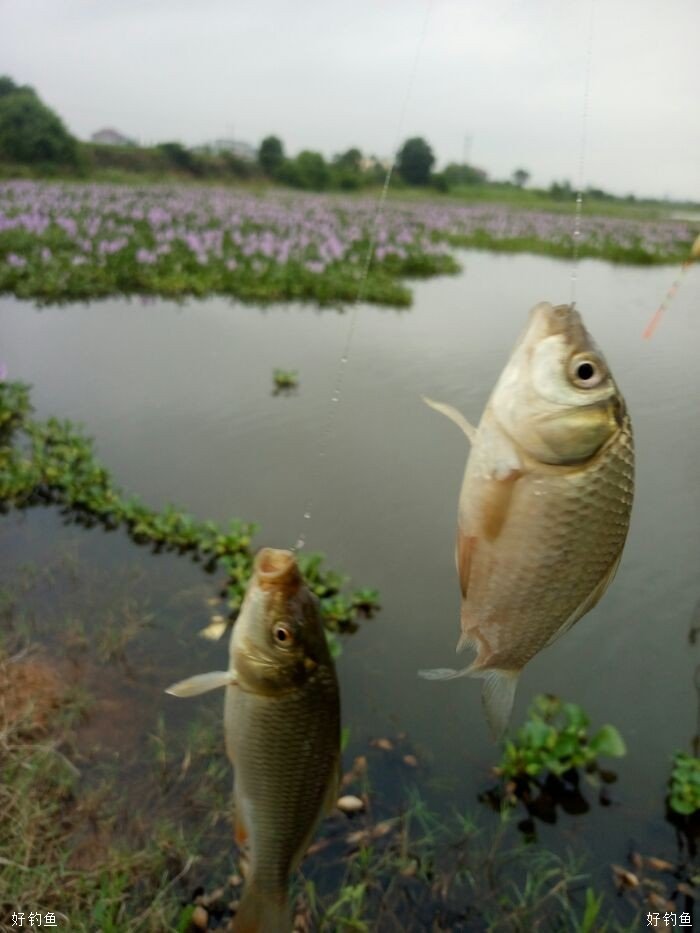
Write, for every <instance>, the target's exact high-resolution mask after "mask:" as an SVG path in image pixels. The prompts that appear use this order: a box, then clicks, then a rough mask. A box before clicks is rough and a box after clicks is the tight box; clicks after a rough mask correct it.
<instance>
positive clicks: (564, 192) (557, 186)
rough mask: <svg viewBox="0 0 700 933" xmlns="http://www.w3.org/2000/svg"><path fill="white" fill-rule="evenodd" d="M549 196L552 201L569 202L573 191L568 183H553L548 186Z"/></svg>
mask: <svg viewBox="0 0 700 933" xmlns="http://www.w3.org/2000/svg"><path fill="white" fill-rule="evenodd" d="M549 196H550V198H552V200H554V201H569V200H571V198H573V196H574V189H573V188H572V187H571V182H570V181H566V180H564V181H562V182H561V183H560V182H558V181H553V182H552V184H551V185H550V186H549Z"/></svg>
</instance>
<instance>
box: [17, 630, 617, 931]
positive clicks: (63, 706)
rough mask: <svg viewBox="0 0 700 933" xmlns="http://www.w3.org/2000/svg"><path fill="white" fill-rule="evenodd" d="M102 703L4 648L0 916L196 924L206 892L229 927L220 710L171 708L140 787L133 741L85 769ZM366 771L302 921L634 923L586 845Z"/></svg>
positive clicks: (41, 659)
mask: <svg viewBox="0 0 700 933" xmlns="http://www.w3.org/2000/svg"><path fill="white" fill-rule="evenodd" d="M90 663H93V664H98V665H99V664H102V663H103V662H100V661H99V659H98V658H97V657H95V658H93V659H92V661H91V662H90ZM38 682H41V683H42V684H43V689H42V691H41V693H40V694H39V695H38V696H37V694H36V692H35V691H33V690H32V689H30V685H31V684H36V683H38ZM91 715H92V710H91V707H90V706H88V707H87V709H86V708H85V706H84V704H77V705H76V703H75V701H74V700H73V699H71V695H70V692H69V691H66V689H65V685H64V683H63V682H62V680H61V678H60V677H59V676H57V675H56V673H55V672H54V671H52V666H51V664H50V663H49V661H48V658H47V657H46V656H45V655H42V652H41V651H40V650H37V649H36V648H35V647H32V646H30V645H28V644H26V645H25V646H24V648H23V649H22V650H19V651H15V653H14V654H10V653H9V652H8V645H7V643H6V644H5V645H4V646H3V648H2V649H0V737H1V738H0V778H1V781H0V860H2V866H3V871H2V872H1V873H0V930H2V931H5V930H9V929H11V916H12V912H13V911H15V912H18V911H23V912H24V913H25V916H27V915H28V914H29V912H30V911H33V912H37V913H41V914H42V915H44V914H46V912H47V911H51V912H53V913H54V914H55V915H56V917H57V920H58V925H59V927H63V928H64V929H65V928H67V929H70V930H71V931H74V930H75V931H78V933H88V931H90V933H92V931H94V930H100V931H107V933H156V931H157V933H165V931H180V933H194V927H193V925H192V923H191V917H192V913H193V911H194V909H195V907H197V906H199V908H200V909H201V908H204V909H205V910H206V912H207V914H208V916H209V918H210V920H211V921H212V923H213V924H214V925H217V924H218V925H219V928H220V929H225V928H226V924H227V923H228V921H229V920H230V918H231V916H232V915H233V913H234V912H235V907H236V903H237V900H238V898H239V897H240V891H241V885H242V878H241V875H240V874H239V873H238V872H237V871H236V870H235V865H236V863H235V859H234V856H235V849H234V846H233V844H232V842H231V841H230V839H231V832H230V830H231V827H230V825H229V823H230V799H229V789H230V768H229V765H228V762H227V760H226V759H225V756H224V754H223V748H222V737H221V726H220V721H219V718H220V712H219V711H218V710H217V712H216V721H215V720H214V719H213V718H212V715H211V714H210V713H207V712H206V711H202V710H200V712H199V714H198V715H196V719H195V720H194V721H193V722H192V724H191V726H190V729H189V731H188V732H187V733H186V734H184V735H183V734H182V733H179V734H176V733H173V732H172V731H171V730H169V729H168V728H167V727H166V726H165V724H164V722H163V719H162V717H161V716H159V715H156V716H155V720H154V723H153V728H152V731H151V736H150V739H149V742H148V747H147V749H146V751H145V752H144V750H140V751H139V755H140V762H141V774H142V777H141V780H140V782H139V784H138V786H136V785H132V786H129V784H128V783H126V782H125V781H124V778H123V776H122V769H123V767H124V761H125V760H126V759H128V757H129V755H130V754H133V753H134V751H135V750H134V749H128V748H122V749H121V753H122V754H121V756H120V757H119V758H118V759H117V763H116V764H115V765H111V766H107V765H103V766H102V767H100V768H99V769H98V776H97V777H96V776H95V774H92V776H91V775H90V773H89V772H84V771H83V770H82V761H83V758H84V755H83V754H82V753H81V739H80V729H81V722H82V720H83V719H84V718H85V717H86V716H87V717H90V716H91ZM107 750H108V742H107V741H106V743H105V748H104V751H105V752H106V751H107ZM351 781H354V783H355V785H357V786H356V787H354V788H353V789H354V790H355V789H356V790H357V792H358V793H361V794H363V795H364V797H365V798H366V799H367V800H368V801H369V804H370V805H369V807H368V809H367V811H366V812H365V813H364V814H363V815H361V816H359V817H353V818H352V819H351V818H348V817H347V816H345V815H343V814H341V813H340V812H336V813H335V814H334V815H333V816H331V817H329V818H328V819H327V820H326V821H325V822H324V824H323V826H322V829H321V838H320V839H318V840H317V842H316V844H315V846H312V854H310V855H309V856H308V857H307V859H305V861H304V863H303V866H302V875H301V876H300V877H299V878H298V879H295V883H294V891H295V895H294V903H295V915H296V920H297V928H298V929H315V930H319V931H327V933H330V931H341V930H342V931H351V930H355V931H371V930H376V929H381V930H383V931H384V930H386V931H387V933H389V931H396V933H399V931H406V933H411V931H421V930H426V929H435V930H440V929H443V930H448V929H449V930H455V931H459V930H471V931H496V930H508V931H513V933H516V931H523V933H525V931H528V933H529V931H531V930H536V929H542V930H544V929H547V930H552V931H554V930H561V931H564V930H566V931H577V933H592V931H594V930H595V931H596V933H601V931H606V930H609V931H613V930H621V929H623V928H622V927H620V926H619V925H617V924H616V923H614V922H613V921H612V920H610V919H609V918H607V919H606V907H605V905H604V903H603V898H602V896H601V895H598V894H596V893H595V892H594V891H593V889H592V888H591V887H590V885H589V884H588V883H587V879H586V876H585V875H584V874H583V873H582V870H581V865H580V864H579V863H578V862H577V861H576V860H575V859H573V858H572V857H566V858H560V857H558V856H556V855H554V854H552V853H551V852H548V851H547V850H545V849H542V848H539V847H532V846H530V847H523V846H519V845H518V846H515V847H513V845H512V841H511V839H510V835H509V833H510V828H509V825H508V822H507V820H506V819H504V820H503V821H502V822H501V825H500V827H499V828H497V830H496V832H495V833H492V832H487V831H486V830H485V829H483V828H481V829H479V828H478V827H477V825H476V823H475V822H474V821H473V820H472V819H471V818H470V817H464V816H461V817H459V818H457V817H455V819H454V820H450V821H444V820H442V819H440V818H438V817H437V816H436V815H435V814H434V813H432V812H431V811H430V809H429V808H428V807H427V806H426V804H425V802H424V801H423V799H422V798H421V796H420V794H419V793H418V791H417V790H415V789H410V788H409V789H408V790H406V789H404V790H403V791H401V790H399V788H398V787H397V788H395V793H394V794H393V795H392V798H391V801H390V803H388V804H387V803H385V802H382V799H381V797H380V796H379V795H376V794H375V793H374V792H373V789H372V786H371V783H370V780H369V771H368V767H367V764H366V759H365V763H364V765H363V766H362V767H360V768H359V769H357V771H356V773H355V774H353V775H352V777H351ZM314 849H315V851H313V850H314ZM232 870H233V871H232Z"/></svg>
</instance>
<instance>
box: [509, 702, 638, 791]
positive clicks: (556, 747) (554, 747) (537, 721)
mask: <svg viewBox="0 0 700 933" xmlns="http://www.w3.org/2000/svg"><path fill="white" fill-rule="evenodd" d="M588 726H589V719H588V717H587V716H586V714H585V713H584V711H583V710H582V709H581V707H580V706H577V704H576V703H564V702H563V701H562V700H560V699H559V698H558V697H554V696H547V695H544V694H541V695H539V696H537V697H535V699H534V701H533V703H532V705H531V707H530V710H529V712H528V717H527V720H526V722H525V724H524V725H523V726H522V727H521V728H520V729H519V730H518V732H517V735H516V737H515V739H514V740H512V741H510V740H509V741H507V742H506V744H505V748H504V750H503V757H502V759H501V762H500V765H499V766H498V768H497V769H496V771H497V773H498V774H499V775H501V776H502V777H504V778H505V779H506V780H518V779H525V780H529V779H530V778H535V777H537V776H538V775H541V774H545V773H547V772H549V773H550V774H553V775H554V776H555V777H560V776H561V775H563V774H564V773H565V772H567V771H570V770H571V769H572V768H579V767H583V768H587V767H590V766H594V765H595V762H596V761H597V759H598V758H599V757H600V756H601V755H607V756H611V757H613V758H619V757H621V756H622V755H625V754H626V751H627V749H626V747H625V743H624V741H623V739H622V736H621V735H620V733H619V732H618V731H617V729H616V728H615V727H614V726H610V725H606V726H602V727H601V728H600V729H599V730H598V732H596V734H595V735H593V736H589V734H588Z"/></svg>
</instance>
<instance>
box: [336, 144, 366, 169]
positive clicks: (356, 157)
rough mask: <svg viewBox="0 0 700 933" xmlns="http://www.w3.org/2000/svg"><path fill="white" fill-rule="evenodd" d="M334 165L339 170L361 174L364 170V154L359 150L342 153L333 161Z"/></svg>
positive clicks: (354, 149)
mask: <svg viewBox="0 0 700 933" xmlns="http://www.w3.org/2000/svg"><path fill="white" fill-rule="evenodd" d="M333 164H334V165H337V166H338V167H339V168H345V169H350V170H351V171H353V172H359V171H361V169H362V153H361V152H360V150H359V149H356V148H352V149H348V150H346V151H345V152H340V153H339V154H338V155H337V156H335V158H334V159H333Z"/></svg>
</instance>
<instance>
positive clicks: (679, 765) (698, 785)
mask: <svg viewBox="0 0 700 933" xmlns="http://www.w3.org/2000/svg"><path fill="white" fill-rule="evenodd" d="M668 805H669V807H670V808H671V810H673V811H674V812H675V813H678V814H679V815H681V816H691V815H692V814H693V813H697V811H698V810H700V758H694V757H693V756H692V755H686V754H685V753H684V752H676V754H675V755H674V756H673V768H672V770H671V777H670V779H669V782H668Z"/></svg>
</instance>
